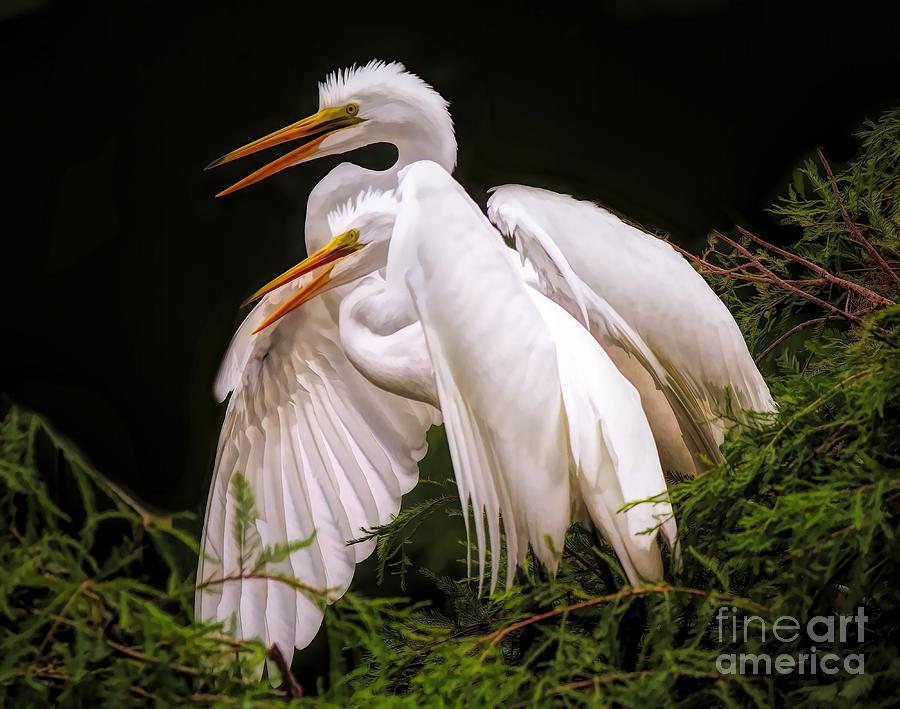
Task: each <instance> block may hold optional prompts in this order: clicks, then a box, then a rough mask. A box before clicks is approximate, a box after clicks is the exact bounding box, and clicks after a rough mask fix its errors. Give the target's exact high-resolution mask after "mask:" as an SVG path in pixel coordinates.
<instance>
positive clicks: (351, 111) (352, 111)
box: [347, 106, 356, 113]
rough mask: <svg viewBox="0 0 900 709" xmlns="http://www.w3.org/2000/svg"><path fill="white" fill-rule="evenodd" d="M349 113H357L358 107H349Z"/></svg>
mask: <svg viewBox="0 0 900 709" xmlns="http://www.w3.org/2000/svg"><path fill="white" fill-rule="evenodd" d="M347 113H356V106H347Z"/></svg>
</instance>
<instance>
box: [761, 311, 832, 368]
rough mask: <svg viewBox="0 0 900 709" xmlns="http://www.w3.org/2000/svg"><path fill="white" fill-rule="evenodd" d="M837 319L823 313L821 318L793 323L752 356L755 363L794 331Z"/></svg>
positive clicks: (794, 332)
mask: <svg viewBox="0 0 900 709" xmlns="http://www.w3.org/2000/svg"><path fill="white" fill-rule="evenodd" d="M837 319H838V318H837V316H836V315H823V316H822V317H821V318H813V319H812V320H807V321H805V322H802V323H800V324H799V325H795V326H794V327H792V328H791V329H790V330H788V331H787V332H786V333H784V334H783V335H781V337H778V338H777V339H776V340H775V341H774V342H773V343H772V344H770V345H769V346H768V347H766V349H764V350H763V351H762V352H760V353H759V354H758V355H756V357H755V358H754V361H755V362H756V363H757V364H759V363H760V362H761V361H762V360H763V359H765V356H766V355H767V354H769V353H770V352H771V351H772V350H774V349H775V348H776V347H778V345H780V344H781V343H782V342H784V341H785V340H786V339H787V338H789V337H790V336H791V335H793V334H796V333H798V332H800V331H801V330H805V329H806V328H808V327H812V326H813V325H818V324H820V323H823V322H827V321H828V320H837Z"/></svg>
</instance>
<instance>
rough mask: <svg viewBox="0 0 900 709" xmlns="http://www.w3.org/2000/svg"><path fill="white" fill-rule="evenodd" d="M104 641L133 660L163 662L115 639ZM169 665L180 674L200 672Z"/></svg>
mask: <svg viewBox="0 0 900 709" xmlns="http://www.w3.org/2000/svg"><path fill="white" fill-rule="evenodd" d="M106 642H107V643H108V644H109V646H110V647H111V648H113V649H114V650H117V651H118V652H120V653H122V654H123V655H127V656H128V657H130V658H131V659H133V660H140V661H141V662H146V663H148V664H151V665H158V664H160V663H161V662H163V661H162V660H160V659H158V658H156V657H151V656H150V655H145V654H144V653H143V652H141V651H140V650H136V649H135V648H133V647H128V645H122V644H121V643H117V642H116V641H115V640H109V639H107V641H106ZM170 667H171V668H172V669H173V670H175V671H176V672H180V673H181V674H184V675H198V674H200V673H199V671H198V670H197V669H195V668H193V667H188V666H187V665H170Z"/></svg>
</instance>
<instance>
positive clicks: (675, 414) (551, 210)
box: [196, 62, 773, 657]
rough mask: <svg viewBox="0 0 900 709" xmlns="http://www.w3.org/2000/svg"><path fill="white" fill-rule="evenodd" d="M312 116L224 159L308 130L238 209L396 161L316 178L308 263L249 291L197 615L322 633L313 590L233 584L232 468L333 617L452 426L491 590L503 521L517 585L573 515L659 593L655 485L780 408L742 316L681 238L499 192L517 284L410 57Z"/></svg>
mask: <svg viewBox="0 0 900 709" xmlns="http://www.w3.org/2000/svg"><path fill="white" fill-rule="evenodd" d="M320 104H321V105H320V111H319V112H318V113H316V114H315V115H314V116H311V117H310V118H307V119H304V120H302V121H299V122H298V123H295V124H293V125H291V126H288V127H287V128H284V129H282V130H280V131H276V132H275V133H273V134H271V135H269V136H266V137H264V138H262V139H260V140H257V141H255V142H253V143H250V144H249V145H247V146H245V147H243V148H240V149H239V150H236V151H234V152H232V153H229V154H228V155H226V156H225V157H223V158H222V159H220V160H218V161H216V162H215V163H213V165H218V164H221V163H223V162H228V161H231V160H234V159H236V158H239V157H243V156H245V155H249V154H251V153H254V152H257V151H259V150H263V149H265V148H268V147H271V146H274V145H278V144H280V143H283V142H288V141H291V140H295V139H298V138H302V137H311V140H309V141H308V142H306V143H305V144H303V145H302V146H301V147H299V148H297V149H295V150H293V151H292V152H290V153H288V154H287V155H285V156H284V157H282V158H279V159H278V160H275V161H274V162H272V163H270V164H269V165H267V166H265V167H263V168H261V169H260V170H258V171H257V172H255V173H253V174H252V175H250V176H249V177H247V178H245V179H244V180H242V181H241V182H239V183H237V184H236V185H235V186H233V187H232V188H229V189H228V190H226V191H225V192H223V193H222V194H227V193H230V192H233V191H235V190H236V189H240V188H241V187H244V186H246V185H248V184H251V183H253V182H257V181H259V180H262V179H264V178H266V177H268V176H270V175H272V174H274V173H275V172H278V171H279V170H281V169H283V168H285V167H289V166H291V165H295V164H298V163H300V162H305V161H307V160H311V159H315V158H317V157H320V156H323V155H332V154H337V153H343V152H346V151H349V150H353V149H355V148H357V147H362V146H363V145H367V144H370V143H375V142H389V143H393V144H394V145H395V146H396V147H397V150H398V160H397V162H396V163H395V164H394V165H393V166H392V167H391V168H389V169H388V170H384V171H371V170H366V169H363V168H361V167H359V166H357V165H354V164H352V163H343V164H341V165H339V166H338V167H336V168H335V169H334V170H332V171H331V172H330V173H329V174H328V175H327V176H326V177H325V178H324V179H323V180H322V181H321V182H320V183H319V184H318V185H317V186H316V188H315V189H314V190H313V192H312V193H311V195H310V198H309V204H308V209H307V219H306V243H307V249H308V253H309V254H310V256H309V258H307V259H306V260H304V261H303V262H302V263H300V264H298V265H297V266H295V267H294V268H292V269H290V270H289V271H287V272H286V273H285V274H283V275H282V276H280V277H279V278H276V279H275V280H274V281H272V282H271V283H269V284H268V285H267V286H265V287H264V288H262V289H261V290H260V291H259V292H257V293H256V294H255V296H254V298H256V297H261V298H262V300H261V301H260V303H259V304H258V305H257V306H256V307H255V308H254V310H253V311H252V312H251V313H250V315H249V316H248V317H247V319H246V320H245V321H244V323H243V324H242V325H241V327H240V328H239V330H238V332H237V333H236V335H235V337H234V339H233V341H232V343H231V346H230V348H229V351H228V354H227V355H226V357H225V361H224V362H223V365H222V369H221V371H220V374H219V377H218V380H217V382H216V394H217V396H218V397H219V398H220V399H224V398H225V397H226V396H228V393H229V392H232V396H231V399H230V401H229V404H228V411H227V413H226V418H225V422H224V424H223V428H222V433H221V436H220V440H219V449H218V454H217V459H216V466H215V472H214V479H213V484H212V488H211V491H210V496H209V502H208V506H207V513H206V520H205V525H204V538H203V552H204V554H203V557H202V558H201V562H200V568H199V572H198V575H199V580H200V581H201V582H206V581H210V580H213V581H215V580H217V579H223V578H230V579H232V580H228V581H225V582H223V583H213V584H210V585H207V586H206V587H205V588H204V589H203V590H202V591H198V594H197V603H196V606H197V615H198V616H199V617H201V618H203V619H207V620H225V621H228V620H230V619H232V618H233V619H234V620H235V621H236V623H237V631H238V634H239V635H240V636H241V637H244V638H254V637H255V638H260V639H262V640H263V641H264V642H266V643H267V644H270V643H276V644H277V645H278V646H279V648H280V649H281V650H282V651H283V652H284V653H285V654H286V655H287V656H288V657H290V655H291V652H290V651H291V649H292V648H293V647H295V646H296V647H297V648H303V647H305V646H306V645H307V644H308V643H309V642H310V641H311V640H312V638H313V637H314V636H315V634H316V632H317V631H318V628H319V626H320V624H321V620H322V606H321V604H320V603H318V602H317V601H316V599H315V598H312V597H310V596H309V595H307V594H304V593H298V592H296V591H295V590H293V589H292V588H291V587H290V586H288V585H286V584H284V583H282V582H280V581H278V580H277V579H267V578H258V577H257V578H234V577H235V576H238V577H239V576H240V574H236V573H235V571H236V569H238V568H239V567H240V564H241V561H240V559H241V554H242V550H241V549H240V548H239V546H238V545H237V544H236V543H235V541H234V539H233V538H232V527H233V521H234V515H235V504H236V501H235V500H234V499H233V490H232V486H231V484H230V483H231V480H232V477H233V476H234V475H235V474H236V473H241V474H243V475H244V476H245V477H246V478H247V480H248V482H249V483H250V486H251V488H252V490H253V493H254V496H255V498H256V501H257V512H258V519H256V520H255V522H254V524H253V530H252V531H253V534H254V535H255V537H256V538H258V541H259V542H260V543H261V544H263V545H266V546H269V545H273V544H279V543H284V542H287V541H289V540H298V539H304V538H307V537H309V536H310V535H311V534H312V533H313V531H315V538H314V540H313V543H312V544H311V545H309V546H307V547H305V548H303V549H300V550H298V551H296V552H294V553H293V554H291V555H290V556H289V557H288V558H287V559H286V560H284V561H282V562H280V563H279V564H277V565H276V566H277V568H275V569H273V571H275V572H276V573H282V574H287V575H290V576H294V577H297V578H298V579H300V581H302V582H303V583H305V584H308V585H309V586H310V587H313V588H318V589H323V590H325V591H326V592H327V597H328V600H330V601H333V600H335V599H337V598H339V597H340V595H341V594H342V593H343V592H344V591H345V590H346V588H347V587H348V586H349V584H350V581H351V579H352V576H353V570H354V566H355V564H356V563H358V562H359V561H362V560H363V559H365V558H366V557H367V556H368V555H369V554H370V553H371V552H372V549H373V543H372V542H364V543H359V544H353V545H348V544H347V543H346V542H347V541H348V540H350V539H354V538H357V537H359V536H360V535H361V530H363V529H370V528H372V527H374V526H377V525H381V524H384V523H386V522H387V521H389V520H390V519H391V518H392V517H393V516H394V515H396V514H397V512H398V511H399V508H400V499H401V496H402V495H403V494H405V493H406V492H408V491H409V490H410V489H412V487H414V485H415V484H416V482H417V479H418V470H417V463H418V461H419V460H420V459H421V458H422V456H423V455H424V453H425V433H426V432H427V430H428V428H429V427H430V426H431V425H432V424H435V423H438V422H440V421H441V419H442V420H443V422H444V425H445V427H446V430H447V438H448V441H449V445H450V451H451V456H452V460H453V464H454V470H455V474H456V480H457V485H458V488H459V493H460V500H461V503H462V505H463V507H464V509H468V505H469V504H471V505H472V508H473V512H474V515H473V517H474V528H475V537H476V541H477V547H478V557H479V578H481V579H483V576H484V573H485V568H486V563H487V553H486V550H487V548H488V547H489V548H490V552H491V555H490V562H491V569H490V571H491V590H493V588H494V587H495V585H496V582H497V579H498V578H499V572H500V570H499V563H500V559H501V544H502V542H501V532H500V529H501V522H502V526H503V531H504V533H505V542H506V552H507V568H506V580H507V583H511V582H512V578H513V574H514V571H515V566H516V564H517V563H520V562H521V561H522V560H523V559H524V557H525V554H526V553H527V550H528V547H529V545H530V546H531V548H532V549H533V550H534V552H535V554H536V556H537V557H538V558H539V559H540V560H541V562H542V563H544V564H545V565H546V566H548V567H549V568H550V569H551V570H555V569H556V565H557V562H558V554H559V553H560V552H561V550H562V548H563V541H564V535H565V532H566V529H567V528H568V526H569V524H570V523H571V522H572V521H573V519H580V520H583V521H589V522H592V523H593V524H594V525H595V526H596V527H597V528H598V529H599V530H600V531H601V532H602V533H603V535H604V536H605V537H606V538H607V539H608V540H609V542H610V543H611V545H612V546H613V548H614V549H615V550H616V553H617V554H618V556H619V559H620V561H621V563H622V566H623V569H624V570H625V572H626V574H627V576H628V578H629V580H630V581H631V582H632V583H640V582H642V581H647V580H653V579H657V578H659V577H660V576H661V574H662V564H661V560H660V554H659V549H658V547H657V544H656V540H655V537H656V531H657V530H661V531H662V532H663V536H664V537H665V538H666V540H667V541H668V542H669V543H670V544H673V543H674V540H675V522H674V519H673V518H672V515H671V509H670V508H669V505H668V502H667V501H666V499H665V492H666V486H665V480H664V477H663V469H664V468H665V469H672V470H678V471H681V472H684V473H687V474H695V473H697V472H699V471H700V470H702V468H703V466H704V464H705V461H707V460H712V461H715V460H718V459H720V457H721V453H720V451H719V445H720V443H721V441H722V436H723V435H724V430H725V423H724V420H723V419H722V417H721V415H720V414H721V413H722V412H723V410H724V409H725V408H726V407H727V406H728V402H729V401H731V400H733V401H734V403H735V404H736V405H737V406H738V407H740V408H743V409H749V410H756V411H768V410H771V409H772V408H773V403H772V400H771V398H770V396H769V392H768V389H767V387H766V385H765V382H764V381H763V379H762V377H761V376H760V374H759V372H758V371H757V369H756V367H755V365H754V364H753V361H752V359H751V357H750V355H749V352H748V350H747V347H746V344H745V343H744V340H743V338H742V336H741V334H740V331H739V330H738V328H737V325H736V324H735V322H734V319H733V318H732V317H731V315H730V313H729V312H728V310H727V308H726V307H725V306H724V304H722V302H721V301H720V300H719V299H718V298H717V297H716V296H715V294H714V293H713V292H712V291H711V290H710V289H709V287H708V286H707V285H706V283H705V282H704V281H703V279H702V278H701V277H700V276H699V275H698V274H697V273H696V272H695V271H694V270H693V269H692V268H691V267H690V265H689V264H688V263H687V262H686V261H685V260H684V259H683V258H682V257H681V256H680V255H679V254H678V253H677V252H676V251H675V250H674V249H672V248H671V247H670V246H669V245H668V244H666V243H665V242H663V241H660V240H658V239H656V238H654V237H652V236H650V235H648V234H645V233H643V232H641V231H639V230H637V229H634V228H632V227H630V226H628V225H626V224H624V223H623V222H621V221H620V220H619V219H617V218H616V217H614V216H613V215H611V214H609V213H608V212H606V211H604V210H602V209H600V208H598V207H595V206H594V205H592V204H589V203H586V202H579V201H576V200H574V199H572V198H570V197H566V196H563V195H558V194H554V193H551V192H547V191H545V190H539V189H534V188H529V187H522V186H506V187H501V188H497V189H496V190H495V191H494V194H493V195H492V197H491V199H490V201H489V203H488V216H489V217H490V219H491V221H493V223H494V225H496V227H497V228H499V229H500V231H502V232H503V233H504V234H506V235H507V236H511V237H514V238H515V240H516V245H517V249H518V251H519V253H520V255H521V257H522V259H523V261H527V264H526V265H525V266H524V267H523V265H521V264H520V263H519V261H518V257H516V254H515V252H513V251H511V250H510V249H507V248H506V247H505V246H504V245H503V243H502V241H501V238H500V234H499V233H498V231H497V229H496V228H495V226H493V225H492V224H491V222H490V221H488V218H486V217H485V215H484V214H483V213H482V212H481V210H480V209H479V208H478V206H477V205H476V204H475V203H474V202H473V201H472V200H471V199H470V198H469V197H468V195H466V193H465V192H464V191H463V189H462V188H461V187H460V186H459V185H458V184H457V183H456V182H455V181H454V180H453V178H452V177H451V176H450V174H449V172H450V171H452V170H453V168H454V166H455V161H456V142H455V139H454V135H453V127H452V122H451V119H450V115H449V113H448V111H447V104H446V102H445V101H444V100H443V99H442V98H441V97H440V96H439V95H438V94H437V93H436V92H435V91H434V90H433V89H432V88H431V87H430V86H428V85H427V84H425V83H424V82H423V81H422V80H421V79H419V78H418V77H416V76H414V75H412V74H410V73H408V72H406V70H405V69H404V68H403V67H402V66H401V65H399V64H384V63H381V62H371V63H369V64H368V65H366V66H365V67H361V68H353V69H350V70H345V71H343V72H337V73H336V74H334V75H332V76H331V77H329V78H328V80H326V82H325V83H324V84H322V85H320ZM382 273H383V274H384V275H383V276H382V275H381V274H382ZM301 305H302V306H303V307H300V306H301ZM654 440H655V442H654ZM649 498H653V500H654V501H653V502H646V503H644V504H638V505H634V506H630V507H628V508H627V510H625V511H623V509H622V508H623V507H624V506H626V505H627V503H630V502H636V501H639V500H646V499H649ZM466 520H467V522H466V525H467V529H468V525H469V522H468V515H466ZM648 530H651V531H650V533H647V531H648Z"/></svg>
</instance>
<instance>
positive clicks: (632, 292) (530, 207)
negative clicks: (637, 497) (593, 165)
mask: <svg viewBox="0 0 900 709" xmlns="http://www.w3.org/2000/svg"><path fill="white" fill-rule="evenodd" d="M493 192H494V194H493V195H492V196H491V198H490V200H489V202H488V215H489V216H490V218H491V220H492V221H494V223H495V224H497V226H498V227H499V228H500V230H501V231H502V232H503V233H505V234H507V235H509V236H514V237H515V238H516V241H517V245H518V246H519V248H520V249H521V250H522V252H523V254H526V255H528V256H529V257H530V258H532V259H533V262H534V264H535V268H537V269H538V271H539V272H540V273H541V278H542V281H543V282H544V285H545V288H546V289H547V290H548V291H549V292H551V293H552V294H553V297H554V298H555V299H557V300H559V301H560V302H561V303H562V304H564V305H567V304H568V303H571V302H575V303H577V302H578V301H579V300H580V301H582V302H584V303H585V307H586V308H587V310H588V311H589V312H588V315H589V317H590V319H591V329H592V331H595V333H594V334H595V335H597V336H598V340H599V341H600V342H601V344H604V346H609V345H611V344H615V345H618V346H619V347H621V348H622V349H623V350H624V351H625V352H626V353H627V354H628V355H631V356H636V357H637V359H638V361H639V362H640V364H641V367H642V368H644V369H646V370H647V371H648V372H650V374H651V375H652V377H653V378H654V380H655V384H656V385H657V386H658V387H659V388H660V389H661V390H662V391H663V392H664V393H665V395H666V398H667V399H668V401H669V404H670V405H671V406H672V409H673V410H674V413H675V415H676V416H677V417H678V423H679V424H680V426H681V430H682V433H683V434H684V436H685V438H686V442H687V443H688V444H689V446H690V447H691V448H692V450H693V451H694V452H701V453H704V454H706V455H707V456H710V457H712V458H713V460H717V459H719V458H720V457H721V454H720V452H719V449H718V446H719V444H720V443H721V440H722V437H723V435H724V429H725V423H724V421H723V419H722V418H721V415H722V414H723V413H728V412H729V410H730V409H734V408H735V405H736V407H737V408H740V409H748V410H754V411H771V410H772V409H773V408H774V403H773V401H772V398H771V396H770V394H769V390H768V387H767V386H766V383H765V381H763V378H762V376H761V375H760V373H759V370H758V369H757V368H756V365H755V364H754V362H753V359H752V357H751V356H750V353H749V351H748V350H747V345H746V343H745V341H744V338H743V336H742V335H741V332H740V330H739V329H738V327H737V323H735V321H734V318H733V317H732V315H731V313H730V312H729V311H728V309H727V308H726V307H725V305H724V303H722V301H721V300H719V298H718V297H717V296H716V295H715V293H713V291H712V290H711V289H710V287H709V286H708V285H707V283H706V282H705V281H704V280H703V278H702V277H701V276H700V275H699V274H698V273H697V272H696V271H695V270H694V269H693V268H692V267H691V266H690V264H689V263H688V262H687V261H686V260H685V259H684V258H683V257H682V256H681V255H680V254H679V253H678V252H677V251H675V250H674V249H673V248H672V247H671V246H670V245H669V244H667V243H665V242H664V241H662V240H661V239H657V238H655V237H653V236H651V235H649V234H646V233H644V232H642V231H640V230H639V229H636V228H634V227H632V226H629V225H628V224H625V223H624V222H622V221H621V220H620V219H618V218H617V217H615V216H614V215H612V214H610V213H609V212H607V211H606V210H604V209H601V208H600V207H597V206H595V205H594V204H592V203H590V202H582V201H578V200H575V199H573V198H571V197H569V196H567V195H560V194H557V193H554V192H549V191H547V190H542V189H537V188H532V187H524V186H521V185H505V186H503V187H498V188H495V189H494V190H493ZM548 243H549V246H548ZM560 257H562V258H560ZM554 265H555V268H554ZM567 269H568V270H569V271H571V272H572V273H574V275H575V276H576V277H577V281H573V280H572V279H571V278H565V277H563V275H560V274H564V273H566V271H567ZM572 283H574V284H575V285H574V286H573V285H572ZM560 294H561V295H560ZM568 309H570V310H571V309H572V306H571V305H568ZM622 323H625V324H626V326H625V327H626V328H628V329H630V332H631V334H629V332H628V330H625V329H623V328H622V327H621V325H622ZM632 335H633V336H632ZM635 336H636V337H635ZM642 343H644V344H645V345H646V347H642ZM650 355H652V357H651V356H650ZM617 364H620V366H621V363H620V361H619V359H617ZM660 368H661V369H662V371H660ZM626 375H628V372H626ZM632 381H634V380H632ZM729 392H730V393H729ZM642 394H643V390H642ZM729 396H732V397H733V399H732V401H731V406H730V407H729ZM645 405H646V403H645Z"/></svg>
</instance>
